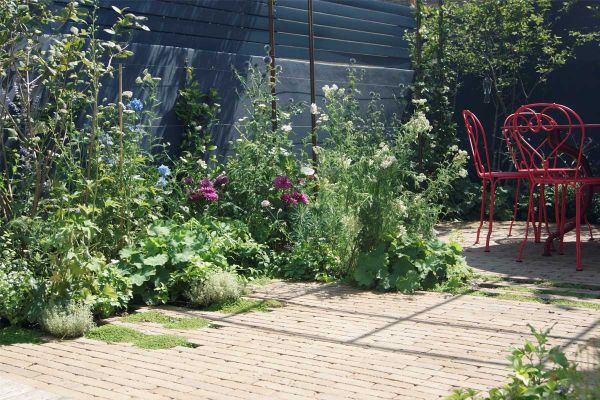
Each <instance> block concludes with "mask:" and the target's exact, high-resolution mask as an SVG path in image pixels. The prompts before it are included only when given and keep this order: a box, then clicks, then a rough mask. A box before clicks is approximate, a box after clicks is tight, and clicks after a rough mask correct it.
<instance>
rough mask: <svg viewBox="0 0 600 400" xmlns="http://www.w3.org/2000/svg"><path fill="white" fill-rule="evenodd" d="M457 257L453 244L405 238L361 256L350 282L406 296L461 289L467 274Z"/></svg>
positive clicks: (460, 256) (462, 261) (462, 262)
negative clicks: (447, 289)
mask: <svg viewBox="0 0 600 400" xmlns="http://www.w3.org/2000/svg"><path fill="white" fill-rule="evenodd" d="M461 253H462V249H461V248H460V246H458V245H457V244H450V245H448V244H445V243H443V242H441V241H439V240H433V239H429V240H428V239H422V238H418V237H408V236H407V237H403V238H399V239H395V240H392V241H391V242H390V243H389V244H388V245H386V244H384V243H380V244H379V245H378V246H377V247H376V248H374V249H373V250H371V251H370V252H367V253H361V254H360V255H359V257H358V260H357V267H356V270H355V271H354V273H353V278H354V280H355V281H356V283H357V284H358V285H359V286H361V287H364V288H367V289H370V288H376V289H378V290H383V291H387V290H399V291H401V292H407V293H410V292H414V291H415V290H420V289H433V288H434V287H436V286H438V285H440V284H443V285H444V287H446V288H450V287H456V286H461V285H462V283H463V282H464V280H465V279H466V277H467V276H468V275H469V273H470V270H469V268H468V267H467V265H466V262H465V260H464V258H463V257H462V255H461Z"/></svg>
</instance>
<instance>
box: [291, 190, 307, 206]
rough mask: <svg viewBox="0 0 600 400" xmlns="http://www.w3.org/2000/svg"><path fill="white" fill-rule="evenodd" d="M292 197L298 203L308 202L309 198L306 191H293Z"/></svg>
mask: <svg viewBox="0 0 600 400" xmlns="http://www.w3.org/2000/svg"><path fill="white" fill-rule="evenodd" d="M292 198H293V199H294V200H296V202H298V203H302V204H308V202H309V199H308V195H307V194H306V193H300V192H294V193H292Z"/></svg>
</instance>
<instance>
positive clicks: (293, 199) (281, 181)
mask: <svg viewBox="0 0 600 400" xmlns="http://www.w3.org/2000/svg"><path fill="white" fill-rule="evenodd" d="M273 187H274V188H275V189H278V190H284V192H283V193H282V194H281V197H280V199H281V202H282V203H283V204H284V205H286V206H287V207H294V206H297V205H298V204H308V203H309V201H310V200H309V198H308V195H307V194H306V193H302V192H292V191H288V190H289V189H291V188H292V187H293V184H292V180H291V179H290V178H289V177H287V176H284V175H279V176H276V177H275V179H274V180H273Z"/></svg>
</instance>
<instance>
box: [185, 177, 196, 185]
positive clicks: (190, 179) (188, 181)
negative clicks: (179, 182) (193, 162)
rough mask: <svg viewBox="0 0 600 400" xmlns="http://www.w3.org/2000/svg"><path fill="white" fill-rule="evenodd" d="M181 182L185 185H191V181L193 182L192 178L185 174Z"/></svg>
mask: <svg viewBox="0 0 600 400" xmlns="http://www.w3.org/2000/svg"><path fill="white" fill-rule="evenodd" d="M183 183H184V184H186V185H191V184H192V183H194V180H193V179H192V177H191V176H186V177H185V178H183Z"/></svg>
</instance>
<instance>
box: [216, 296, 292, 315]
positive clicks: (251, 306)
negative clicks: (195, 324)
mask: <svg viewBox="0 0 600 400" xmlns="http://www.w3.org/2000/svg"><path fill="white" fill-rule="evenodd" d="M282 306H283V304H282V303H281V302H280V301H277V300H261V299H244V298H242V299H238V300H233V301H225V302H222V303H215V304H211V305H210V306H208V307H207V308H206V310H208V311H219V312H222V313H227V314H239V313H244V312H251V311H258V312H266V311H269V309H271V308H277V307H282Z"/></svg>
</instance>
